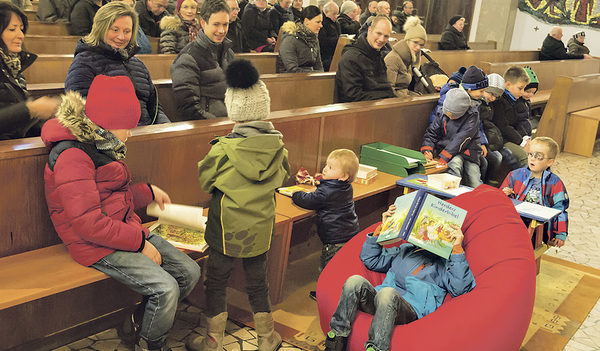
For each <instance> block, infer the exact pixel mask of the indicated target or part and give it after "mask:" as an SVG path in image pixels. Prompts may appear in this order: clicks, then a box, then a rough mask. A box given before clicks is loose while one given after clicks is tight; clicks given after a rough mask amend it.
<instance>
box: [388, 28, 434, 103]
mask: <svg viewBox="0 0 600 351" xmlns="http://www.w3.org/2000/svg"><path fill="white" fill-rule="evenodd" d="M404 28H405V31H406V35H405V36H404V39H403V40H400V41H398V42H397V43H396V44H394V46H393V47H392V51H391V52H390V53H389V54H388V55H387V56H386V57H385V59H384V60H385V64H386V67H387V78H388V81H389V82H390V84H392V87H393V88H394V91H395V93H396V95H398V96H407V95H409V90H408V87H409V85H410V83H411V82H412V80H413V70H414V69H415V68H416V69H419V68H420V67H421V48H423V47H425V43H426V42H427V33H426V32H425V28H423V26H422V25H421V20H419V18H418V17H416V16H412V17H410V18H409V19H408V21H406V23H405V24H404Z"/></svg>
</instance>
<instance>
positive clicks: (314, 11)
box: [300, 5, 321, 22]
mask: <svg viewBox="0 0 600 351" xmlns="http://www.w3.org/2000/svg"><path fill="white" fill-rule="evenodd" d="M320 14H321V10H319V8H318V7H316V6H315V5H308V6H306V7H305V8H304V9H302V15H301V16H300V19H301V20H302V22H304V19H305V18H306V19H308V20H309V21H310V20H311V19H313V18H315V17H317V16H318V15H320Z"/></svg>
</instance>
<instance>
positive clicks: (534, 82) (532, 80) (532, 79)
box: [524, 67, 540, 93]
mask: <svg viewBox="0 0 600 351" xmlns="http://www.w3.org/2000/svg"><path fill="white" fill-rule="evenodd" d="M524 69H525V72H527V75H528V76H529V84H527V86H526V87H525V90H527V89H530V88H535V92H536V93H537V91H538V87H539V85H540V81H539V80H538V78H537V76H536V75H535V72H534V71H533V70H532V69H531V67H524Z"/></svg>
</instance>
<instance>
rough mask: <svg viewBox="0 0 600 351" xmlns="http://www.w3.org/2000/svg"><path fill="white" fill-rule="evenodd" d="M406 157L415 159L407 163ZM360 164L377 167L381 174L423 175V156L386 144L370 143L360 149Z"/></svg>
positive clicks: (416, 152) (417, 152)
mask: <svg viewBox="0 0 600 351" xmlns="http://www.w3.org/2000/svg"><path fill="white" fill-rule="evenodd" d="M407 157H409V158H412V159H416V160H417V161H416V162H412V163H409V161H408V160H407ZM360 163H362V164H365V165H368V166H373V167H377V169H378V170H379V171H381V172H385V173H389V174H393V175H397V176H399V177H407V176H408V175H409V174H414V173H421V174H424V173H425V166H424V165H425V163H426V160H425V156H424V155H423V154H422V153H420V152H419V151H415V150H410V149H405V148H403V147H399V146H395V145H390V144H386V143H372V144H366V145H363V146H362V147H361V148H360Z"/></svg>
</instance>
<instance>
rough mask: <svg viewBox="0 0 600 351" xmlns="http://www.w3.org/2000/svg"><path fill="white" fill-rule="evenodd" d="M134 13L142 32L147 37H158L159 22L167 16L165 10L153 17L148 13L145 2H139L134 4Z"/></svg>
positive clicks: (143, 0) (141, 0)
mask: <svg viewBox="0 0 600 351" xmlns="http://www.w3.org/2000/svg"><path fill="white" fill-rule="evenodd" d="M135 12H137V14H138V17H139V19H140V27H142V29H143V30H144V33H146V35H147V36H149V37H155V38H158V37H160V31H161V29H160V20H161V19H162V18H163V17H165V16H169V15H170V13H169V11H167V10H165V11H164V12H163V13H161V14H160V15H158V16H155V15H154V14H153V13H152V12H150V11H148V7H147V5H146V1H145V0H140V1H137V2H136V3H135Z"/></svg>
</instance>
